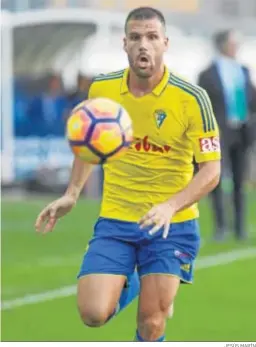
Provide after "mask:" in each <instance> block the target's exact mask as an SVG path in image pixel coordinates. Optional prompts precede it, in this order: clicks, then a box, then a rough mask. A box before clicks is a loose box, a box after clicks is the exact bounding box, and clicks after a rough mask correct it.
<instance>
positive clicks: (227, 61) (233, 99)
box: [198, 30, 256, 241]
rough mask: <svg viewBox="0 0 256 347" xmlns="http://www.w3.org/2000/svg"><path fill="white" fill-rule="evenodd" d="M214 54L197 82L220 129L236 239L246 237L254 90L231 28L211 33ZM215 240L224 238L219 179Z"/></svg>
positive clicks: (215, 198) (255, 107)
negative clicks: (230, 183)
mask: <svg viewBox="0 0 256 347" xmlns="http://www.w3.org/2000/svg"><path fill="white" fill-rule="evenodd" d="M214 43H215V48H216V50H217V55H216V58H215V59H214V61H213V62H212V63H211V65H210V66H209V67H208V68H207V69H206V70H204V71H203V72H201V74H200V76H199V83H198V84H199V85H200V86H201V87H203V88H204V89H205V90H206V91H207V92H208V94H209V97H210V99H211V102H212V106H213V110H214V113H215V115H216V119H217V121H218V124H219V127H220V131H221V145H222V153H223V157H224V166H227V167H228V168H230V169H231V172H232V179H233V203H234V231H235V236H236V238H237V239H245V238H246V237H247V230H246V223H245V215H246V211H245V201H244V200H245V198H244V181H245V173H246V170H245V168H246V158H247V155H246V154H247V150H248V148H249V147H251V145H252V143H253V140H254V137H255V133H254V130H253V127H252V126H251V125H252V124H253V122H252V117H253V113H254V112H256V91H255V88H254V86H253V84H252V82H251V79H250V74H249V71H248V69H247V68H246V67H244V66H242V65H240V64H239V63H238V62H237V60H236V56H237V52H238V49H239V35H238V33H236V32H235V31H233V30H226V31H221V32H218V33H217V34H216V35H215V37H214ZM212 198H213V208H214V213H215V226H216V229H215V235H214V238H215V239H216V240H217V241H221V240H224V238H225V232H226V231H227V224H226V223H227V221H226V218H227V213H226V209H225V207H224V203H223V190H222V182H221V181H220V183H219V185H218V186H217V187H216V189H215V190H214V191H213V193H212Z"/></svg>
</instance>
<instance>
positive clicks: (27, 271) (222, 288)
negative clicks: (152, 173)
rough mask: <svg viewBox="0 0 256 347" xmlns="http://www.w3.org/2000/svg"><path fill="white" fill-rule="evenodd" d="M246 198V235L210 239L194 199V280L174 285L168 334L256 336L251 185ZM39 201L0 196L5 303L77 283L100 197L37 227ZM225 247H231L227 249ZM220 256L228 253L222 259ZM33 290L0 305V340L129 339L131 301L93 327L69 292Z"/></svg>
mask: <svg viewBox="0 0 256 347" xmlns="http://www.w3.org/2000/svg"><path fill="white" fill-rule="evenodd" d="M248 202H249V211H248V223H249V225H250V239H249V240H248V241H246V242H243V243H238V242H236V241H235V240H233V237H232V236H230V237H229V239H228V240H227V241H226V242H225V243H223V244H216V243H212V242H211V241H210V240H211V231H212V228H211V225H212V221H211V214H210V208H209V204H208V201H207V200H205V201H204V202H203V203H201V218H200V224H201V234H202V238H203V245H202V249H201V252H200V259H201V260H199V263H198V270H197V271H196V273H195V283H194V285H193V286H189V285H186V286H182V288H181V290H180V292H179V295H178V297H177V300H176V302H175V315H174V319H173V320H171V321H169V323H168V326H167V340H168V341H193V340H195V341H206V340H210V341H211V340H212V341H218V340H220V341H221V340H228V341H231V340H232V341H236V340H243V341H245V340H246V341H248V340H249V341H250V340H251V341H252V340H256V328H255V303H256V301H255V295H256V294H255V293H256V284H255V281H256V276H255V275H256V270H255V269H256V213H255V212H256V210H255V206H256V198H255V192H254V193H250V194H249V195H248ZM45 203H46V201H42V200H36V199H34V200H31V199H30V200H24V201H20V202H18V201H7V200H5V199H4V200H3V201H2V301H3V302H4V303H5V304H6V302H7V303H9V304H10V303H11V305H13V300H14V299H17V298H22V297H24V296H29V295H30V294H37V293H45V292H49V291H52V290H58V289H61V288H63V287H66V286H72V285H75V284H76V274H77V272H78V270H79V266H80V263H81V260H82V256H83V253H84V250H85V248H86V244H87V241H88V240H89V238H90V236H91V234H92V228H93V223H94V221H95V219H96V217H97V213H98V208H99V204H98V202H95V201H85V200H81V201H80V202H79V204H78V205H77V206H76V207H75V209H74V211H73V212H72V213H71V214H70V215H69V216H67V217H66V218H64V219H62V220H61V221H60V222H59V223H58V224H57V226H56V230H55V232H54V233H51V234H48V235H37V234H35V232H34V229H33V224H34V220H35V217H36V215H37V214H38V212H39V211H40V209H41V208H42V207H43V206H44V205H45ZM227 206H229V204H227ZM227 213H228V208H227ZM249 248H250V249H249ZM242 250H245V252H244V253H243V251H242ZM250 250H251V251H250ZM241 251H242V253H241ZM247 251H248V252H249V253H250V254H249V256H248V254H247ZM227 252H232V253H230V256H229V255H228V256H227ZM234 252H236V253H234ZM219 254H221V256H220V257H219V258H216V257H215V258H212V260H211V259H210V260H209V258H203V257H206V256H209V255H212V256H216V255H219ZM223 254H224V255H223ZM225 257H228V259H229V257H231V258H230V259H229V260H225V259H226V258H225ZM236 257H239V259H235V258H236ZM205 259H207V260H205ZM216 259H219V265H217V266H211V264H212V262H213V264H212V265H214V263H215V265H216ZM208 263H209V264H208ZM199 265H200V266H199ZM57 293H58V292H57ZM57 295H58V294H57ZM37 298H38V297H37V296H36V297H35V301H36V302H35V303H33V304H24V302H23V303H21V306H20V307H14V308H10V309H8V310H7V309H3V310H2V334H1V339H2V340H3V341H132V340H133V337H134V333H135V329H136V305H137V302H134V303H133V304H132V305H131V306H129V307H128V309H126V311H125V312H123V313H121V314H120V315H119V316H118V317H117V318H115V319H114V320H113V321H111V322H109V323H108V324H107V325H106V326H104V327H102V328H100V330H98V329H90V328H87V327H85V326H83V324H82V323H81V321H80V319H79V316H78V313H77V310H76V298H75V295H69V296H67V297H64V298H63V297H61V298H59V297H57V298H56V292H55V298H54V299H52V300H50V301H41V302H38V299H37ZM42 300H43V299H42Z"/></svg>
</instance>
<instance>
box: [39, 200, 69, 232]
mask: <svg viewBox="0 0 256 347" xmlns="http://www.w3.org/2000/svg"><path fill="white" fill-rule="evenodd" d="M75 204H76V200H75V199H74V198H72V197H71V196H67V195H64V196H62V197H61V198H60V199H58V200H55V201H53V202H52V203H50V204H49V205H47V206H46V207H45V208H44V209H43V210H42V211H41V213H40V214H39V215H38V217H37V219H36V223H35V229H36V231H37V232H41V231H42V232H43V234H45V233H48V232H50V231H53V228H54V226H55V224H56V222H57V220H58V219H59V218H60V217H63V216H65V215H66V214H67V213H68V212H69V211H71V209H72V208H73V207H74V205H75ZM43 225H45V226H44V228H43V230H41V229H42V226H43Z"/></svg>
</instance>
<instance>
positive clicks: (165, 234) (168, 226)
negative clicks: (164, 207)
mask: <svg viewBox="0 0 256 347" xmlns="http://www.w3.org/2000/svg"><path fill="white" fill-rule="evenodd" d="M169 230H170V223H169V222H168V223H165V226H164V232H163V238H164V239H166V238H167V236H168V234H169Z"/></svg>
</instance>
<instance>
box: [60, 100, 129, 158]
mask: <svg viewBox="0 0 256 347" xmlns="http://www.w3.org/2000/svg"><path fill="white" fill-rule="evenodd" d="M66 133H67V138H68V141H69V144H70V147H71V149H72V152H73V153H74V154H75V155H76V156H78V157H79V158H81V159H83V160H84V161H86V162H88V163H91V164H103V163H105V162H106V161H107V162H109V161H113V160H116V159H118V158H119V157H120V156H121V155H123V154H124V153H125V151H126V150H127V149H128V147H129V145H130V144H131V142H132V140H133V129H132V121H131V118H130V116H129V115H128V113H127V111H126V110H125V109H124V108H123V107H122V106H121V105H119V104H118V103H116V102H114V101H112V100H110V99H107V98H96V99H90V100H87V101H84V102H82V103H80V104H79V105H78V106H77V107H75V108H74V109H73V110H72V112H71V115H70V117H69V119H68V122H67V131H66Z"/></svg>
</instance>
